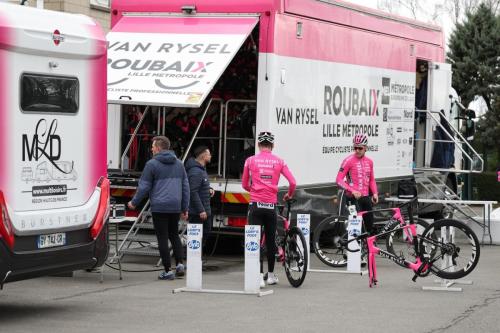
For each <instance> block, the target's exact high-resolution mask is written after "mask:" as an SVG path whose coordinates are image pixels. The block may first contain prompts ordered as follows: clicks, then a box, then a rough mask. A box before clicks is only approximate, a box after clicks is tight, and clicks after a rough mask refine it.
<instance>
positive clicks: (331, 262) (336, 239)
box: [312, 198, 429, 267]
mask: <svg viewBox="0 0 500 333" xmlns="http://www.w3.org/2000/svg"><path fill="white" fill-rule="evenodd" d="M416 200H417V198H414V199H412V200H410V201H409V202H406V203H403V204H401V205H399V206H398V207H393V208H387V209H378V210H373V211H371V212H372V213H374V212H376V213H382V212H390V213H391V214H392V215H391V217H389V218H388V219H387V220H384V221H383V223H382V227H381V231H382V232H388V233H387V234H385V235H386V236H385V245H386V249H387V251H389V252H390V253H392V254H397V255H398V256H400V257H401V256H404V257H415V253H414V251H413V244H412V242H411V238H410V237H409V236H410V235H409V232H406V233H404V232H403V231H402V229H400V228H399V226H403V225H406V224H410V216H411V220H412V222H411V223H415V224H416V228H417V233H418V234H422V232H423V231H424V230H425V229H426V228H427V227H428V226H429V223H428V222H427V221H425V220H423V219H419V218H415V217H414V216H413V210H412V206H413V205H414V204H415V202H416ZM365 213H368V212H365ZM404 213H406V214H404ZM347 224H348V218H347V216H336V217H329V218H327V219H325V220H323V221H321V222H320V223H319V224H318V226H317V227H316V228H315V229H314V232H313V244H312V245H313V249H314V253H315V254H316V256H317V257H318V258H319V260H320V261H321V262H323V263H324V264H326V265H328V266H331V267H345V266H347V248H346V245H345V244H346V241H347V236H348V235H347ZM375 224H376V225H380V224H381V223H380V222H376V223H375ZM363 252H364V253H363V257H364V256H365V253H366V249H364V251H363Z"/></svg>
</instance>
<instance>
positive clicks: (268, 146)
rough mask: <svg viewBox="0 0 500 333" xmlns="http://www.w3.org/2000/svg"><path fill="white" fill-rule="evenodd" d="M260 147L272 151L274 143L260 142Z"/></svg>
mask: <svg viewBox="0 0 500 333" xmlns="http://www.w3.org/2000/svg"><path fill="white" fill-rule="evenodd" d="M258 145H259V146H260V147H263V148H269V149H272V148H273V147H274V143H271V142H268V141H262V142H259V143H258Z"/></svg>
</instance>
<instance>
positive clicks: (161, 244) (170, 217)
mask: <svg viewBox="0 0 500 333" xmlns="http://www.w3.org/2000/svg"><path fill="white" fill-rule="evenodd" d="M179 218H180V214H179V213H154V212H153V224H154V226H155V233H156V238H157V239H158V249H159V250H160V257H161V261H162V263H163V266H164V267H165V272H168V271H169V270H170V250H169V248H168V240H169V239H170V243H171V244H172V246H173V248H174V257H175V262H176V265H178V264H180V263H182V257H183V254H182V244H181V239H180V238H179Z"/></svg>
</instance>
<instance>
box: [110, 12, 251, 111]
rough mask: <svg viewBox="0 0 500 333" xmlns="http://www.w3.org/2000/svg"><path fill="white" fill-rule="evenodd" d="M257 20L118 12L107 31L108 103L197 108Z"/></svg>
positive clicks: (249, 18)
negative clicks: (112, 25) (120, 15)
mask: <svg viewBox="0 0 500 333" xmlns="http://www.w3.org/2000/svg"><path fill="white" fill-rule="evenodd" d="M257 22H258V17H256V16H249V17H165V16H163V17H158V16H154V17H150V16H140V17H138V16H124V17H123V18H122V19H121V20H120V21H119V22H118V23H117V24H116V25H115V26H114V27H113V29H112V31H111V32H110V33H108V35H107V40H108V103H111V104H143V105H163V106H181V107H199V106H200V105H201V103H203V101H204V99H205V98H206V97H207V95H208V94H209V93H210V91H211V90H212V88H213V86H214V85H215V83H216V82H217V80H218V79H219V78H220V76H221V75H222V73H223V72H224V71H225V70H226V68H227V66H228V65H229V63H230V62H231V60H232V59H233V58H234V56H235V54H236V53H237V52H238V50H239V49H240V47H241V45H242V44H243V42H244V41H245V40H246V38H247V37H248V35H249V34H250V33H251V32H252V30H253V28H254V27H255V25H256V24H257Z"/></svg>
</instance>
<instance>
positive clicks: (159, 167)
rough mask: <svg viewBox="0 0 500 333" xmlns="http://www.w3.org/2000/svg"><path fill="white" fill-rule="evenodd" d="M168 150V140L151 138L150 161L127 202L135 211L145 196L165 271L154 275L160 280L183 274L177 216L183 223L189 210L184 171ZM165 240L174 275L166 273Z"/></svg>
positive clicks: (167, 271) (168, 264) (166, 253)
mask: <svg viewBox="0 0 500 333" xmlns="http://www.w3.org/2000/svg"><path fill="white" fill-rule="evenodd" d="M169 149H170V140H169V139H168V138H167V137H165V136H157V137H154V138H153V143H152V145H151V151H152V152H153V158H152V159H150V160H149V161H148V162H147V163H146V166H145V167H144V171H143V172H142V176H141V179H140V180H139V187H138V188H137V192H136V193H135V196H134V198H133V199H132V201H130V202H129V203H128V207H129V208H130V209H135V208H136V207H137V205H139V204H140V202H141V201H142V199H144V198H145V197H146V196H148V195H149V200H150V202H151V212H152V214H153V224H154V227H155V233H156V237H157V239H158V249H159V250H160V256H161V260H162V263H163V266H165V271H164V272H161V273H160V275H159V276H158V278H159V279H160V280H173V279H174V278H175V277H176V276H177V277H180V276H183V275H184V265H183V263H182V257H183V251H182V245H181V240H180V238H179V224H178V223H179V217H181V218H182V219H183V220H186V219H187V218H188V207H189V183H188V179H187V175H186V171H185V170H184V166H183V165H182V162H181V161H179V160H178V159H177V157H175V154H174V153H173V152H172V151H170V150H169ZM168 239H170V242H171V243H172V244H173V248H174V256H175V261H176V269H175V273H174V272H172V271H171V270H170V251H169V249H168Z"/></svg>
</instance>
